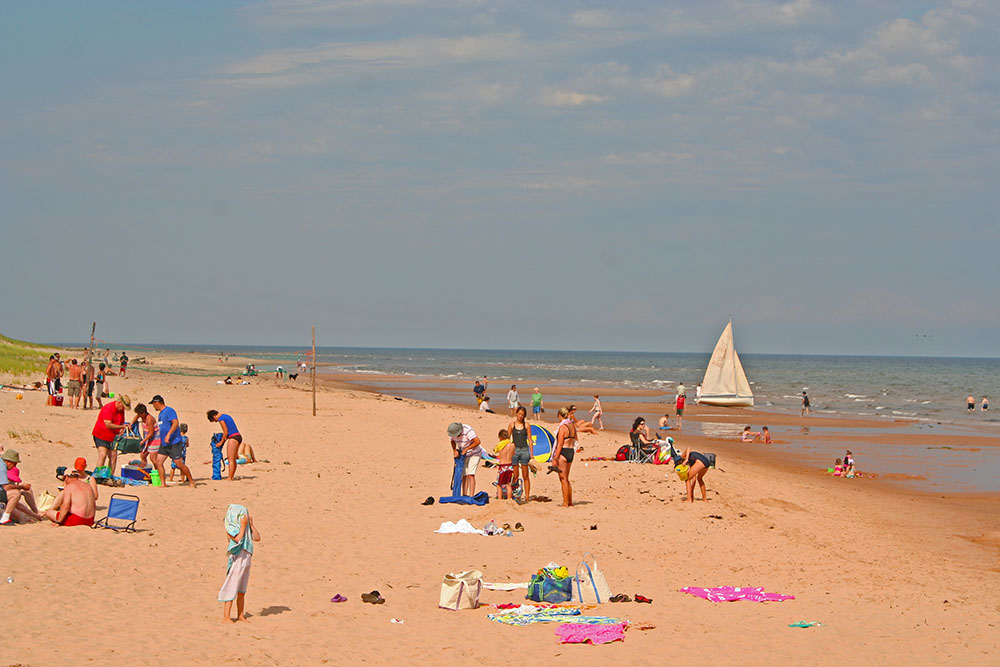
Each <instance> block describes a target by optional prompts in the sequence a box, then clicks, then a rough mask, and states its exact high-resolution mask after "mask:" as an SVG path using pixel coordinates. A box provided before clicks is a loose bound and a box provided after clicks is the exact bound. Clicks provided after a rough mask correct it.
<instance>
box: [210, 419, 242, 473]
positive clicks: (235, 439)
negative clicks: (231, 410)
mask: <svg viewBox="0 0 1000 667" xmlns="http://www.w3.org/2000/svg"><path fill="white" fill-rule="evenodd" d="M208 421H210V422H216V423H218V424H221V425H222V441H221V442H219V445H218V447H219V449H222V448H223V447H225V450H226V458H227V459H228V460H229V479H230V480H233V479H236V455H237V453H238V452H239V449H240V444H242V443H243V436H242V435H240V429H239V428H237V427H236V421H235V420H234V419H233V418H232V417H230V416H229V415H224V414H219V411H218V410H209V411H208Z"/></svg>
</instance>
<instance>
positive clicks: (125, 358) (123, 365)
mask: <svg viewBox="0 0 1000 667" xmlns="http://www.w3.org/2000/svg"><path fill="white" fill-rule="evenodd" d="M119 363H120V364H121V368H120V371H119V373H118V375H121V376H122V377H125V369H126V368H127V367H128V355H127V354H125V350H122V356H121V360H120V361H119Z"/></svg>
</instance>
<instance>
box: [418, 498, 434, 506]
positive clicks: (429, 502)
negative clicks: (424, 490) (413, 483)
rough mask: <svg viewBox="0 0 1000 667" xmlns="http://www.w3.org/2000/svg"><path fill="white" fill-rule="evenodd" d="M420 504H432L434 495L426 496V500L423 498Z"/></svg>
mask: <svg viewBox="0 0 1000 667" xmlns="http://www.w3.org/2000/svg"><path fill="white" fill-rule="evenodd" d="M420 504H421V505H433V504H434V496H427V500H425V501H424V502H422V503H420Z"/></svg>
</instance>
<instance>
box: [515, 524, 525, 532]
mask: <svg viewBox="0 0 1000 667" xmlns="http://www.w3.org/2000/svg"><path fill="white" fill-rule="evenodd" d="M514 532H515V533H523V532H524V526H522V525H521V522H520V521H518V522H517V523H515V524H514Z"/></svg>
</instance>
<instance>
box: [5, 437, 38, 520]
mask: <svg viewBox="0 0 1000 667" xmlns="http://www.w3.org/2000/svg"><path fill="white" fill-rule="evenodd" d="M0 458H2V459H3V463H4V465H2V466H0V502H3V503H4V508H3V514H2V515H0V526H12V525H14V522H13V521H12V519H16V520H17V521H19V522H23V521H26V520H34V521H39V520H41V518H42V515H41V514H39V513H38V505H36V504H35V495H34V493H33V492H32V491H31V484H28V483H27V482H23V481H21V471H20V470H18V469H17V464H18V463H20V462H21V455H20V454H18V453H17V451H15V450H13V449H8V450H6V451H5V452H4V453H3V454H2V455H0Z"/></svg>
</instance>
